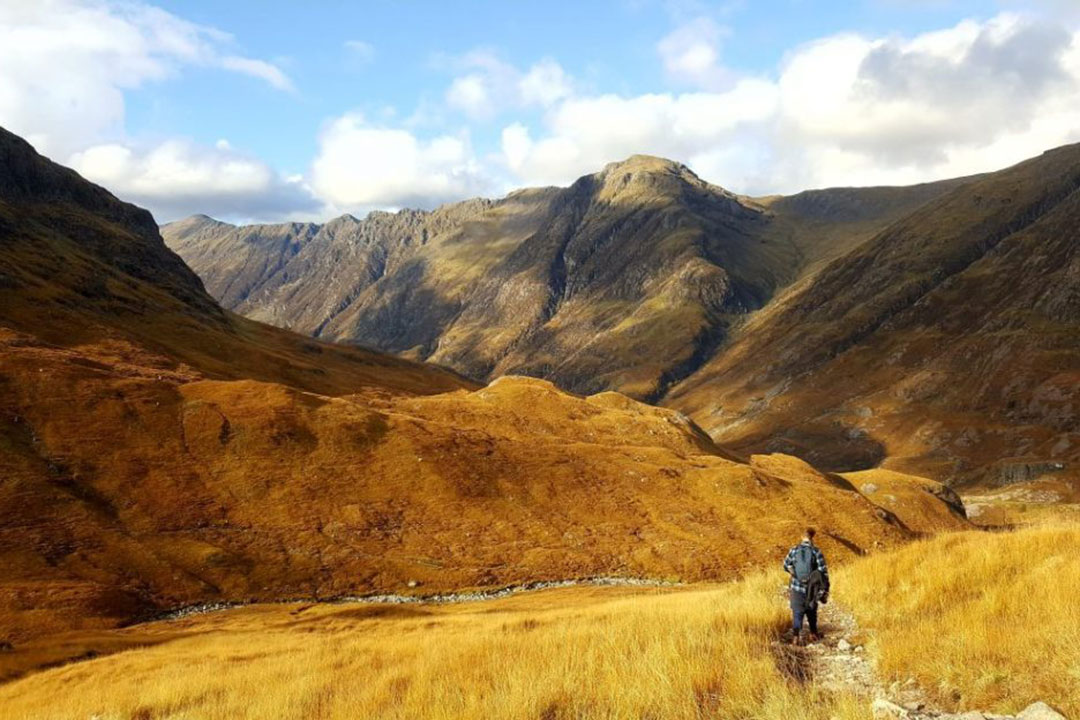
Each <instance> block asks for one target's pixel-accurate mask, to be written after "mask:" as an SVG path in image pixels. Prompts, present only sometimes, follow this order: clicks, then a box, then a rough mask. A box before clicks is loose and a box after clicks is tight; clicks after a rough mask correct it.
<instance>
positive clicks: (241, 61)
mask: <svg viewBox="0 0 1080 720" xmlns="http://www.w3.org/2000/svg"><path fill="white" fill-rule="evenodd" d="M221 67H223V68H225V69H226V70H232V71H234V72H238V73H242V74H244V75H250V76H252V77H257V78H261V79H262V80H265V81H266V82H268V83H270V84H271V85H273V86H274V87H275V88H277V89H278V90H286V91H289V92H292V91H294V90H295V89H296V88H295V87H293V84H292V80H290V79H289V78H288V76H287V75H285V73H283V72H282V71H281V68H279V67H278V66H276V65H274V64H272V63H268V62H266V61H265V60H255V59H252V58H245V57H239V56H236V55H226V56H225V57H223V58H221Z"/></svg>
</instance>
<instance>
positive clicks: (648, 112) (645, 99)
mask: <svg viewBox="0 0 1080 720" xmlns="http://www.w3.org/2000/svg"><path fill="white" fill-rule="evenodd" d="M777 102H778V97H777V93H776V88H775V86H774V85H772V84H771V83H768V82H765V81H762V80H754V79H748V80H742V81H740V82H739V83H737V84H736V85H735V87H733V88H732V89H731V90H729V91H727V92H723V93H684V94H681V95H672V94H667V93H665V94H655V95H639V96H636V97H629V98H626V97H621V96H618V95H601V96H594V97H577V98H571V99H569V100H566V101H565V102H563V103H561V104H560V105H559V106H557V107H556V108H555V109H554V110H553V111H552V112H551V114H550V115H549V116H548V119H547V128H548V134H547V135H546V136H545V137H541V138H539V139H536V140H533V139H532V138H531V137H530V136H529V133H528V131H527V130H526V129H525V127H524V126H521V125H511V126H509V127H507V128H506V129H505V130H504V131H503V135H502V146H503V153H504V156H505V159H506V162H507V165H508V166H509V168H510V169H511V170H512V171H513V172H514V173H515V174H516V175H518V176H519V177H521V178H522V179H523V180H524V181H525V182H526V183H527V184H544V185H546V184H559V183H566V182H568V181H569V180H571V179H573V178H574V177H577V176H578V175H581V174H584V173H587V172H593V171H596V170H598V169H600V168H601V167H602V166H603V165H604V164H606V163H608V162H611V161H612V160H621V159H623V158H625V157H627V156H629V155H632V154H634V153H649V154H654V155H662V156H667V157H673V158H676V159H679V160H683V161H686V162H690V163H692V162H693V160H694V158H695V157H697V156H699V155H703V154H706V153H709V152H713V151H714V150H715V148H717V147H720V146H723V145H725V144H727V143H732V142H735V140H736V139H737V138H738V136H739V134H740V133H742V132H745V131H746V130H747V129H748V128H753V127H755V126H760V125H761V124H763V123H767V122H769V121H770V120H771V119H772V118H773V117H774V116H775V113H776V108H777ZM731 181H732V179H728V180H727V182H731Z"/></svg>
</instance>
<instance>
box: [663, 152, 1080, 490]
mask: <svg viewBox="0 0 1080 720" xmlns="http://www.w3.org/2000/svg"><path fill="white" fill-rule="evenodd" d="M1078 188H1080V146H1075V145H1074V146H1066V147H1062V148H1058V149H1056V150H1052V151H1049V152H1047V153H1044V154H1043V155H1042V156H1040V157H1037V158H1033V159H1031V160H1028V161H1026V162H1023V163H1020V164H1019V165H1016V166H1014V167H1012V168H1008V169H1006V170H1002V171H999V172H996V173H992V174H989V175H985V176H981V177H979V178H977V179H975V180H974V181H973V182H969V183H967V184H964V185H962V186H960V187H958V188H955V189H953V190H952V191H951V192H949V193H947V194H945V195H944V196H942V197H940V198H938V199H936V200H933V201H932V202H930V203H928V204H926V205H925V206H923V207H922V208H920V209H918V210H917V211H915V212H913V213H911V214H909V215H907V216H906V217H904V218H903V219H901V220H899V221H897V222H895V223H893V224H892V225H890V226H889V227H888V228H886V229H885V230H883V231H882V232H880V233H878V234H877V235H875V236H874V237H873V238H872V239H870V240H868V241H866V242H864V243H862V244H860V245H859V246H857V247H856V248H854V249H853V250H850V251H849V252H847V253H845V254H843V255H841V256H839V257H837V258H835V259H833V260H832V261H831V262H828V263H826V264H825V265H824V266H823V267H821V268H820V269H819V270H818V271H817V272H816V273H812V274H811V275H810V276H808V277H806V278H804V279H803V280H802V281H800V282H799V283H798V284H797V285H796V286H794V287H792V288H791V289H789V290H788V291H787V292H785V293H784V295H783V296H782V297H780V298H779V299H778V300H777V301H775V302H773V303H771V304H770V305H769V306H768V307H766V308H765V309H763V310H762V311H761V312H759V313H757V314H755V315H754V316H753V317H752V318H751V319H749V320H748V321H747V323H746V324H745V325H744V326H742V327H741V328H740V330H739V332H738V334H737V337H736V338H735V340H734V341H733V342H732V343H731V344H730V345H728V346H726V347H725V349H724V351H723V352H722V353H721V354H718V355H717V356H716V357H714V358H713V359H712V360H711V361H709V362H708V363H706V364H705V365H704V366H703V367H702V368H701V369H700V370H699V371H697V372H696V373H695V374H694V375H693V376H692V377H690V378H688V379H687V380H686V381H684V382H682V383H681V384H680V385H679V386H678V387H676V388H674V389H673V390H672V392H671V393H670V394H669V396H668V397H667V398H666V399H665V403H666V404H668V405H670V406H672V407H676V408H679V409H680V410H682V411H683V412H686V413H688V414H690V415H691V416H692V417H693V418H694V419H695V420H696V421H697V422H698V423H700V424H701V425H702V427H704V428H705V429H706V430H708V431H709V432H710V433H711V434H712V435H713V436H714V437H715V438H716V439H717V440H718V441H720V442H723V443H725V444H727V445H729V446H731V447H734V448H736V449H739V450H741V451H743V452H761V451H777V452H787V453H792V454H796V455H798V456H800V457H803V458H804V459H807V460H809V461H810V462H812V463H815V464H818V465H821V466H823V467H827V468H833V469H844V470H852V469H860V468H866V467H873V466H875V465H876V464H878V463H881V462H885V463H886V466H887V467H889V468H892V469H896V470H901V471H904V472H910V473H915V474H919V475H927V476H930V477H934V478H936V479H948V480H950V481H953V482H956V483H965V482H967V483H973V482H979V483H984V484H988V485H995V484H1008V483H1013V482H1020V481H1029V480H1035V479H1037V478H1038V477H1040V476H1043V475H1047V476H1049V475H1054V474H1055V473H1057V474H1060V475H1062V476H1063V477H1064V478H1066V479H1068V478H1071V479H1072V480H1074V481H1075V480H1076V478H1077V474H1076V461H1077V458H1078V457H1080V456H1078V454H1077V453H1080V443H1078V442H1077V435H1076V432H1075V431H1076V421H1077V416H1076V409H1075V403H1074V402H1073V399H1074V395H1075V392H1074V389H1075V387H1076V385H1077V382H1078V380H1080V345H1078V341H1077V339H1078V338H1080V312H1078V305H1077V297H1078V292H1080V284H1078V278H1080V274H1078V273H1077V268H1078V267H1080V265H1078V263H1080V254H1078V248H1080V243H1077V238H1076V226H1077V218H1080V190H1078Z"/></svg>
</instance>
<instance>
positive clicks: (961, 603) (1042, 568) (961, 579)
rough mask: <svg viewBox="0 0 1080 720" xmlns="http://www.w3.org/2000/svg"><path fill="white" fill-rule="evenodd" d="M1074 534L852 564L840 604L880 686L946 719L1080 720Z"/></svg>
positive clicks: (968, 537)
mask: <svg viewBox="0 0 1080 720" xmlns="http://www.w3.org/2000/svg"><path fill="white" fill-rule="evenodd" d="M1078 550H1080V527H1078V526H1077V525H1075V524H1073V525H1065V524H1054V525H1048V526H1043V527H1033V528H1028V529H1024V530H1020V531H1016V532H1012V533H993V534H992V533H978V532H965V533H955V534H948V535H942V536H939V537H936V538H934V539H932V540H927V541H924V542H919V543H915V544H913V545H910V546H908V547H906V548H904V549H902V550H900V551H897V552H893V553H887V554H881V555H877V556H874V557H871V558H868V559H866V560H863V561H860V562H857V563H854V564H852V565H851V566H850V567H849V568H847V569H845V570H844V571H843V572H842V573H841V574H840V576H839V581H838V582H837V588H838V598H839V599H840V601H841V602H843V603H844V604H846V605H849V606H850V607H851V608H852V609H853V610H854V612H855V615H856V617H857V618H858V620H859V622H860V623H861V624H862V625H863V626H864V627H868V628H873V630H874V641H873V642H872V643H871V648H872V650H873V652H874V654H875V656H876V657H877V660H878V667H879V670H880V671H881V673H882V674H883V675H885V676H886V677H887V678H888V679H905V678H907V677H914V678H915V679H916V680H918V682H919V684H920V685H921V686H923V687H924V688H925V689H926V690H928V691H929V692H931V693H932V694H933V695H934V696H935V697H936V699H937V700H938V701H939V702H941V703H942V705H944V706H947V707H956V708H965V709H966V708H980V709H984V710H996V711H998V712H1013V711H1017V710H1020V709H1022V708H1023V707H1024V706H1026V705H1027V704H1028V703H1030V702H1033V701H1036V700H1046V701H1048V702H1051V703H1052V704H1054V705H1056V706H1058V707H1059V708H1060V709H1061V710H1062V711H1064V712H1065V714H1066V715H1067V716H1069V717H1076V716H1078V715H1080V622H1078V621H1077V620H1078V613H1077V598H1080V563H1078V562H1077V559H1076V554H1077V551H1078Z"/></svg>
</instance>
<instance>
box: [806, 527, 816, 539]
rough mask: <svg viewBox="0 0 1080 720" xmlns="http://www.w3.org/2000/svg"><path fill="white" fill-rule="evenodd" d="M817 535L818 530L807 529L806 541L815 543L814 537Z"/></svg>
mask: <svg viewBox="0 0 1080 720" xmlns="http://www.w3.org/2000/svg"><path fill="white" fill-rule="evenodd" d="M815 535H817V530H815V529H814V528H812V527H808V528H806V539H807V540H809V541H810V542H814V536H815Z"/></svg>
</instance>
